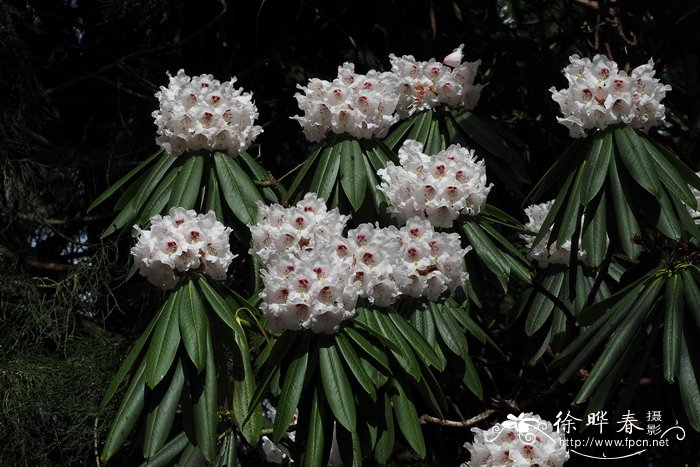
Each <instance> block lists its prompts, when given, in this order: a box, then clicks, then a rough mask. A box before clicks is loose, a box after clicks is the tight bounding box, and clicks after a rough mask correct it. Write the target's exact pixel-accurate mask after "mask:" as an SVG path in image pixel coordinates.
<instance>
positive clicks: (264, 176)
mask: <svg viewBox="0 0 700 467" xmlns="http://www.w3.org/2000/svg"><path fill="white" fill-rule="evenodd" d="M238 159H239V160H241V161H243V163H244V164H245V165H246V166H247V167H248V169H250V172H251V173H252V174H253V175H254V176H255V178H256V179H257V180H256V181H260V182H266V181H268V180H270V177H271V174H270V172H268V171H267V169H265V168H264V167H263V166H262V165H260V164H259V163H258V161H256V160H255V159H254V158H253V157H252V156H251V155H250V154H248V151H241V152H240V153H238ZM272 180H273V181H275V183H276V188H277V189H278V190H279V191H280V192H281V194H282V196H286V193H285V189H284V186H283V185H282V184H281V183H279V182H277V181H276V180H274V179H272ZM262 192H263V194H264V195H265V198H266V199H268V200H269V201H272V202H274V203H279V202H281V200H279V199H278V198H277V194H276V193H275V190H273V189H272V188H263V190H262Z"/></svg>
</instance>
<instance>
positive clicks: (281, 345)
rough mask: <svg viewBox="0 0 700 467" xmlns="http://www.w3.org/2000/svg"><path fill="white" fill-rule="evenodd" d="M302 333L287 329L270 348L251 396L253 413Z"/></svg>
mask: <svg viewBox="0 0 700 467" xmlns="http://www.w3.org/2000/svg"><path fill="white" fill-rule="evenodd" d="M300 334H301V333H298V332H293V331H287V332H285V333H283V334H282V335H281V336H280V337H278V338H277V340H276V341H275V343H274V345H273V347H272V349H271V350H270V352H269V354H268V355H267V358H266V359H265V366H264V367H263V369H262V371H261V372H260V376H259V378H258V384H257V387H256V388H255V392H254V393H253V395H252V397H251V398H250V403H249V404H248V410H249V411H250V413H252V409H253V407H254V406H256V405H258V404H259V403H260V401H261V400H262V396H263V394H264V393H265V391H267V388H268V387H269V386H270V382H271V381H272V378H273V376H275V373H277V372H278V371H279V367H280V364H281V362H282V360H284V357H285V356H286V355H287V352H288V351H289V349H291V348H293V346H294V344H295V342H296V341H297V339H299V337H300ZM239 345H240V344H239ZM261 355H262V354H261ZM251 444H255V443H251Z"/></svg>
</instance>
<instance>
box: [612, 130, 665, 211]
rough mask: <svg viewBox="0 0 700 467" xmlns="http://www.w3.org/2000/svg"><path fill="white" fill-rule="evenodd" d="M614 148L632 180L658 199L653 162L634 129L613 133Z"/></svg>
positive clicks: (657, 184) (657, 181)
mask: <svg viewBox="0 0 700 467" xmlns="http://www.w3.org/2000/svg"><path fill="white" fill-rule="evenodd" d="M613 135H614V137H615V146H616V147H617V153H618V154H619V155H620V159H622V162H623V163H624V164H625V167H626V168H627V171H628V172H629V173H630V175H632V178H634V180H635V181H636V182H637V183H638V184H639V185H640V186H642V187H643V188H644V189H645V190H647V191H648V192H649V193H651V194H652V195H654V197H656V198H658V197H659V195H660V189H661V187H660V186H659V179H658V176H657V175H656V173H655V172H656V167H655V164H654V162H653V161H652V160H651V159H650V158H649V154H648V153H647V151H646V149H645V148H644V143H642V141H641V140H640V138H639V135H637V133H636V131H635V130H634V128H631V127H628V126H625V127H623V128H619V129H617V130H615V131H614V132H613Z"/></svg>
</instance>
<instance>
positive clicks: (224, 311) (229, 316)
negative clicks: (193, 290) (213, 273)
mask: <svg viewBox="0 0 700 467" xmlns="http://www.w3.org/2000/svg"><path fill="white" fill-rule="evenodd" d="M197 283H198V284H199V289H200V290H201V291H202V295H204V298H205V299H206V300H207V302H208V303H209V306H210V307H211V309H212V310H214V312H215V313H216V314H217V316H218V317H219V318H221V321H223V322H224V324H226V325H227V326H228V327H229V328H231V330H232V331H234V332H235V333H236V334H238V335H239V336H240V337H241V338H242V339H245V338H246V336H245V332H244V331H243V328H242V327H241V325H240V324H239V323H238V321H237V320H236V313H235V310H233V309H231V307H230V306H229V305H228V304H227V303H226V301H225V300H224V299H223V298H222V297H221V295H219V293H218V292H217V291H216V290H214V288H213V287H212V286H211V285H209V282H208V281H207V279H206V278H205V277H200V278H199V280H198V281H197Z"/></svg>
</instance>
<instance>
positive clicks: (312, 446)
mask: <svg viewBox="0 0 700 467" xmlns="http://www.w3.org/2000/svg"><path fill="white" fill-rule="evenodd" d="M319 392H320V391H319V389H318V387H316V388H314V394H313V396H312V399H311V408H310V410H309V423H308V432H307V434H306V449H304V450H303V452H302V455H301V459H300V461H301V462H300V464H301V465H302V466H303V467H322V466H323V458H324V454H325V453H324V451H325V433H326V431H327V429H328V428H329V427H327V426H325V425H326V424H325V423H324V417H323V413H322V410H323V407H322V402H321V401H320V398H321V396H320V394H319Z"/></svg>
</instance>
